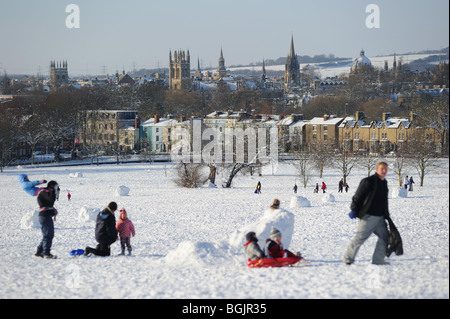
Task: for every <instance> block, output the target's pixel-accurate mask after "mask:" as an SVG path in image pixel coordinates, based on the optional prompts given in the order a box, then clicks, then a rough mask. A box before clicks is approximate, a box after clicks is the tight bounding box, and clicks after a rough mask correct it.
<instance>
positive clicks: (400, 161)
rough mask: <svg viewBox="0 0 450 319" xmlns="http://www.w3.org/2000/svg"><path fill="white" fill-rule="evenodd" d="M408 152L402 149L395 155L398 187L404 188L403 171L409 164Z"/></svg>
mask: <svg viewBox="0 0 450 319" xmlns="http://www.w3.org/2000/svg"><path fill="white" fill-rule="evenodd" d="M407 155H408V152H407V151H406V149H404V148H402V149H401V150H398V151H397V152H395V155H394V165H393V166H394V167H393V169H394V173H395V174H396V175H397V177H398V185H399V186H402V182H403V180H402V174H403V170H404V168H406V166H407V165H408V163H409V159H408V156H407Z"/></svg>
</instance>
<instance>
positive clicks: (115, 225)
mask: <svg viewBox="0 0 450 319" xmlns="http://www.w3.org/2000/svg"><path fill="white" fill-rule="evenodd" d="M19 182H20V184H21V186H22V189H23V190H24V191H25V192H26V193H27V194H30V195H31V196H35V197H37V202H38V204H39V223H40V225H41V232H42V240H41V242H40V243H39V245H38V247H37V250H36V253H35V256H37V257H42V258H46V259H54V258H56V256H55V255H53V254H51V252H50V250H51V246H52V242H53V237H54V234H55V228H54V220H55V219H56V215H57V214H58V211H57V209H56V208H55V207H54V204H55V201H56V200H59V192H60V188H59V185H58V183H57V182H56V181H50V182H48V183H47V181H46V180H37V181H30V180H29V179H28V176H27V175H25V174H20V175H19ZM45 183H47V186H46V187H37V186H38V185H42V184H45ZM67 198H68V200H70V198H71V195H70V192H69V193H68V196H67ZM116 210H117V203H115V202H110V203H109V204H108V206H107V207H106V208H105V209H104V210H103V211H101V212H100V213H99V214H98V215H97V220H96V225H95V239H96V240H97V242H98V245H97V246H96V248H91V247H86V249H85V252H84V254H85V255H90V254H94V255H98V256H109V255H110V254H111V250H110V245H111V244H113V243H114V242H116V241H117V240H119V239H120V246H121V255H124V254H125V248H127V250H128V254H129V255H131V251H132V247H131V244H130V237H131V236H133V237H134V236H135V229H134V225H133V223H132V221H131V220H130V219H128V216H127V212H126V210H125V209H124V208H122V209H121V210H120V218H119V221H117V222H116V218H115V216H114V212H115V211H116Z"/></svg>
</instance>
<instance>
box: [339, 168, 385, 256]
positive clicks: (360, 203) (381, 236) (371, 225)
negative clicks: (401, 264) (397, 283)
mask: <svg viewBox="0 0 450 319" xmlns="http://www.w3.org/2000/svg"><path fill="white" fill-rule="evenodd" d="M387 171H388V164H386V163H385V162H380V163H378V164H377V167H376V172H375V174H374V175H372V176H370V177H367V178H365V179H363V180H362V181H361V183H360V185H359V187H358V189H357V191H356V192H355V195H354V196H353V198H352V204H351V210H352V211H351V212H350V214H349V216H350V218H352V219H354V218H359V219H360V221H359V224H358V229H357V232H356V236H355V237H354V238H353V239H352V241H351V242H350V244H349V246H348V248H347V251H346V252H345V254H344V258H343V261H344V263H346V264H347V265H350V264H352V263H353V262H354V261H355V257H356V254H357V253H358V250H359V248H360V247H361V245H362V244H363V243H364V242H365V241H366V240H367V239H368V238H369V237H370V235H372V234H375V235H377V236H378V241H377V244H376V247H375V251H374V253H373V256H372V263H373V264H376V265H385V264H387V263H386V262H385V261H384V257H385V256H386V249H387V244H388V239H389V231H388V229H387V225H386V221H385V218H389V208H388V187H387V181H386V180H385V177H386V174H387Z"/></svg>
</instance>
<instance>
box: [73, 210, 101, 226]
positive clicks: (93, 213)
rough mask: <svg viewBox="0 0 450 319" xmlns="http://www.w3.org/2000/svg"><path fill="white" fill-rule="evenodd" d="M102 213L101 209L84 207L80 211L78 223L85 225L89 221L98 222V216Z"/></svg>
mask: <svg viewBox="0 0 450 319" xmlns="http://www.w3.org/2000/svg"><path fill="white" fill-rule="evenodd" d="M99 213H100V209H99V208H89V207H86V206H83V207H81V208H80V211H79V212H78V221H79V222H82V223H85V222H89V221H96V220H97V215H98V214H99Z"/></svg>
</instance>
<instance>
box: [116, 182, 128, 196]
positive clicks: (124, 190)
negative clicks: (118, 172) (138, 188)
mask: <svg viewBox="0 0 450 319" xmlns="http://www.w3.org/2000/svg"><path fill="white" fill-rule="evenodd" d="M129 193H130V189H129V188H128V187H126V186H123V185H122V186H117V188H116V192H115V195H116V196H128V194H129Z"/></svg>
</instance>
